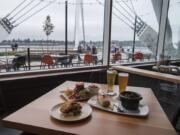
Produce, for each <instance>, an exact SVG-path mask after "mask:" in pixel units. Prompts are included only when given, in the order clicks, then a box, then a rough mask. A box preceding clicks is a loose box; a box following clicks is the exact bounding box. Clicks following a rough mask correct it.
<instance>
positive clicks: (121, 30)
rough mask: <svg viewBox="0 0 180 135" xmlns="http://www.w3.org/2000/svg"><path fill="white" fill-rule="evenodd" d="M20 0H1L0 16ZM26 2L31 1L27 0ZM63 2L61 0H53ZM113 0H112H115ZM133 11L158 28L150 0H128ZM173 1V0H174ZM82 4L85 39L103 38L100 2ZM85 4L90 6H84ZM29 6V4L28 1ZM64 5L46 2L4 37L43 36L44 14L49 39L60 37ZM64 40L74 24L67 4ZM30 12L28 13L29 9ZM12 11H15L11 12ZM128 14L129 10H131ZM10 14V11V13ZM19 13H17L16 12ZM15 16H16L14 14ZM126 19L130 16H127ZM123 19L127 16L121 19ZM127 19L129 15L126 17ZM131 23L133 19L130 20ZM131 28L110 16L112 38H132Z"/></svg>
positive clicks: (91, 0) (71, 37)
mask: <svg viewBox="0 0 180 135" xmlns="http://www.w3.org/2000/svg"><path fill="white" fill-rule="evenodd" d="M22 1H23V0H1V1H0V11H1V12H0V17H1V18H2V17H4V16H6V15H7V14H8V13H10V11H11V10H13V9H14V8H15V7H16V6H17V5H18V4H19V3H20V2H22ZM28 1H31V0H27V3H28ZM38 1H39V0H35V2H34V4H36V3H37V2H38ZM45 1H46V2H42V3H43V4H42V5H40V6H39V7H37V8H36V9H39V8H40V7H43V6H44V4H47V1H48V0H45ZM57 1H61V2H63V1H64V0H57ZM100 1H103V0H100ZM115 1H116V0H115ZM118 1H119V4H121V5H122V6H123V7H124V8H126V10H128V11H129V12H130V10H129V9H128V7H127V6H125V5H124V4H123V3H122V2H121V0H118ZM124 1H125V2H126V3H127V4H128V5H129V7H131V9H133V8H132V5H131V3H130V0H124ZM132 1H133V5H134V9H135V12H137V14H138V15H139V16H141V18H142V19H143V20H144V21H145V22H146V23H147V24H149V25H150V26H151V27H152V28H153V29H154V30H156V31H158V22H157V18H156V16H155V13H154V10H153V6H152V3H151V0H132ZM174 1H175V0H174ZM69 2H75V0H69ZM83 2H84V3H85V5H84V19H85V35H86V39H87V40H88V41H89V40H100V41H102V40H103V21H104V8H103V6H102V5H99V4H98V3H97V1H96V0H83ZM87 3H89V4H90V5H87ZM32 5H33V4H32ZM114 6H115V7H116V8H118V9H119V10H120V11H121V12H122V13H123V14H125V15H126V16H127V14H126V13H125V12H124V10H123V9H122V8H121V7H120V6H119V5H118V3H114ZM64 10H65V9H64V4H58V3H54V4H52V5H50V6H49V7H48V8H46V9H45V10H43V11H41V12H40V13H38V14H37V15H35V16H34V17H32V18H31V19H29V20H28V21H26V22H24V23H23V24H21V25H19V26H18V27H17V28H15V29H14V30H13V31H12V33H11V35H10V36H9V37H8V39H12V38H16V39H17V38H19V39H25V38H31V39H46V36H45V34H44V32H43V30H42V26H43V22H44V20H45V18H46V16H47V15H50V16H51V19H52V23H53V24H54V26H55V29H54V32H53V33H52V34H51V35H50V39H54V40H64V32H65V12H64ZM68 12H69V13H68V20H69V22H68V32H69V35H68V39H69V40H74V24H75V5H69V7H68ZM113 12H114V13H116V14H118V16H120V17H121V18H123V16H122V15H120V13H119V11H117V10H115V9H113ZM31 13H32V12H31ZM14 14H15V13H14ZM131 14H132V13H131ZM12 16H13V14H12ZM19 16H20V15H19ZM17 17H18V16H17ZM17 17H16V18H17ZM128 17H129V18H130V16H128ZM123 19H124V20H125V21H126V22H128V20H127V19H125V18H123ZM130 19H131V18H130ZM131 21H132V22H134V20H133V19H131ZM80 37H81V38H82V29H80ZM132 37H133V30H131V29H130V28H129V27H128V26H127V25H126V24H125V23H123V22H122V21H120V20H119V19H117V18H116V17H115V16H113V19H112V39H113V40H132V39H133V38H132Z"/></svg>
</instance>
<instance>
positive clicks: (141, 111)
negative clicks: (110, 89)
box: [88, 96, 149, 117]
mask: <svg viewBox="0 0 180 135" xmlns="http://www.w3.org/2000/svg"><path fill="white" fill-rule="evenodd" d="M88 104H90V105H91V106H93V107H96V108H98V109H101V110H104V111H107V112H112V113H116V114H123V115H130V116H139V117H146V116H148V114H149V107H148V106H147V105H140V106H139V108H138V110H137V111H130V110H126V109H125V108H123V107H122V105H121V101H120V100H117V99H114V100H112V106H113V105H116V106H119V107H120V108H121V109H120V110H121V111H118V109H117V107H113V108H112V109H110V108H105V107H102V106H101V105H99V104H98V103H97V96H94V97H92V98H91V99H89V100H88Z"/></svg>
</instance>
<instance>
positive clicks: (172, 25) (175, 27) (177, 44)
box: [164, 0, 180, 60]
mask: <svg viewBox="0 0 180 135" xmlns="http://www.w3.org/2000/svg"><path fill="white" fill-rule="evenodd" d="M179 9H180V3H179V1H178V0H170V4H169V12H168V19H167V24H166V35H165V43H164V55H166V56H170V57H171V59H172V60H174V59H179V58H180V38H179V37H180V18H179V17H178V16H179Z"/></svg>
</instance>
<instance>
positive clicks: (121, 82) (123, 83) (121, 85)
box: [118, 73, 129, 93]
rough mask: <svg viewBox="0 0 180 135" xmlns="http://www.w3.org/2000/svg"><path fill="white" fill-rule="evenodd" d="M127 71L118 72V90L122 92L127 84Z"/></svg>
mask: <svg viewBox="0 0 180 135" xmlns="http://www.w3.org/2000/svg"><path fill="white" fill-rule="evenodd" d="M128 77H129V74H128V73H119V74H118V80H119V92H120V93H121V92H123V91H125V90H126V87H127V84H128Z"/></svg>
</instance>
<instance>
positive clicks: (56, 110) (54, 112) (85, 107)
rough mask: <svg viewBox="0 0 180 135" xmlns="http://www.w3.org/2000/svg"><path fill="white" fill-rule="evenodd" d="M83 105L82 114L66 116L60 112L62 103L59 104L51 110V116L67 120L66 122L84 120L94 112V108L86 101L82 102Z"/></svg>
mask: <svg viewBox="0 0 180 135" xmlns="http://www.w3.org/2000/svg"><path fill="white" fill-rule="evenodd" d="M80 104H81V106H82V110H81V114H79V115H77V116H64V114H63V113H62V112H60V108H61V105H62V104H57V105H55V106H53V107H52V109H51V111H50V115H51V117H53V118H55V119H57V120H60V121H66V122H73V121H79V120H83V119H85V118H87V117H89V116H90V115H91V113H92V108H91V106H90V105H88V104H86V103H80Z"/></svg>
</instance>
